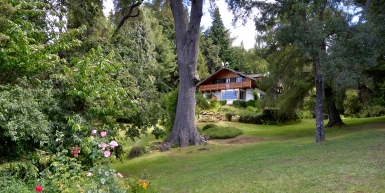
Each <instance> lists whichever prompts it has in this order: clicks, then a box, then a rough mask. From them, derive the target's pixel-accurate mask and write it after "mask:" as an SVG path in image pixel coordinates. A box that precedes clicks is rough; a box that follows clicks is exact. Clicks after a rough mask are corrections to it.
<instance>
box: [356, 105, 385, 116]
mask: <svg viewBox="0 0 385 193" xmlns="http://www.w3.org/2000/svg"><path fill="white" fill-rule="evenodd" d="M382 115H385V107H382V106H369V107H364V108H363V109H362V110H361V112H360V113H359V114H358V116H359V117H379V116H382Z"/></svg>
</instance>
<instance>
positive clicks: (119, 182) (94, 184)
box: [0, 131, 149, 193]
mask: <svg viewBox="0 0 385 193" xmlns="http://www.w3.org/2000/svg"><path fill="white" fill-rule="evenodd" d="M91 133H92V135H91V136H90V137H89V138H88V140H85V143H86V144H81V145H79V146H77V145H75V146H73V147H71V148H69V149H65V148H63V146H58V147H57V148H58V149H60V151H58V153H56V154H55V155H50V156H49V158H46V157H45V156H40V159H41V160H40V161H42V162H44V164H46V167H45V169H44V170H43V171H42V172H40V174H39V176H36V178H31V179H30V180H29V181H26V183H25V182H23V180H21V179H20V178H19V179H18V180H16V178H14V177H10V178H9V179H10V180H6V182H2V183H0V188H2V187H7V188H6V189H5V190H10V191H11V192H12V191H16V192H64V193H65V192H87V193H88V192H92V193H94V192H95V193H104V192H106V193H107V192H114V193H125V192H143V191H147V189H148V184H149V182H148V181H146V180H139V181H134V180H132V179H128V178H126V177H124V176H123V175H122V174H120V173H117V172H116V170H114V169H112V168H111V166H112V164H111V163H110V162H111V159H112V158H113V157H115V155H114V154H113V153H112V152H114V150H116V148H117V147H119V144H118V143H117V142H116V141H109V142H107V140H108V137H107V134H106V133H104V134H103V135H102V133H100V135H98V133H97V132H94V131H92V132H91ZM56 140H58V141H64V135H63V134H62V133H61V132H57V133H56ZM86 147H89V148H91V149H92V151H83V149H85V148H86ZM85 152H88V153H87V154H86V153H85ZM42 155H43V154H42ZM83 156H93V159H94V160H95V161H94V165H93V167H90V168H89V169H87V167H85V166H82V164H81V161H80V160H81V158H82V157H83ZM84 169H87V170H84ZM0 177H3V176H2V175H0ZM4 177H5V176H4ZM2 179H8V178H2ZM28 187H29V189H28ZM10 188H11V189H10Z"/></svg>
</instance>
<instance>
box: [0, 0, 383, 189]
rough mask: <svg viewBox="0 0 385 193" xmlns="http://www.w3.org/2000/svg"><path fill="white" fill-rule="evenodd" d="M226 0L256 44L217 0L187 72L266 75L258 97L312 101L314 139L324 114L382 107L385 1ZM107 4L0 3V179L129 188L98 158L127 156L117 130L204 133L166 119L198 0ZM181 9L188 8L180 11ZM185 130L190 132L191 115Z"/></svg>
mask: <svg viewBox="0 0 385 193" xmlns="http://www.w3.org/2000/svg"><path fill="white" fill-rule="evenodd" d="M226 2H227V3H228V6H229V10H231V11H232V13H233V14H234V16H235V17H236V19H237V20H239V21H242V20H247V19H254V21H255V26H256V31H257V32H258V33H259V34H260V35H259V36H258V37H256V39H257V44H256V45H255V47H254V48H252V49H249V50H246V49H245V48H244V47H243V46H242V45H241V46H233V45H232V42H233V39H232V38H231V32H230V31H229V29H226V28H225V26H224V24H223V21H222V19H221V14H223V13H220V12H219V9H218V8H217V7H216V6H215V3H214V2H211V6H210V9H209V12H210V14H211V18H212V25H211V26H210V27H209V28H207V29H205V30H201V29H199V27H198V28H195V30H197V32H198V33H196V35H197V39H196V42H195V43H194V45H195V46H196V49H192V48H191V49H192V50H191V53H195V54H196V59H194V60H195V61H196V63H195V64H194V65H192V67H193V68H195V69H193V70H192V71H194V72H195V71H196V76H195V74H194V77H196V80H195V81H198V82H199V81H200V80H204V79H205V78H207V77H209V76H210V74H212V73H214V72H216V71H218V70H219V69H220V68H222V64H223V63H228V67H229V68H231V69H233V70H236V71H239V72H246V73H248V74H256V73H265V72H269V74H270V76H269V77H268V78H266V79H264V80H263V81H262V85H263V87H264V88H266V89H265V90H266V93H267V97H266V99H265V100H264V101H263V106H269V107H276V108H279V109H280V113H281V114H286V115H290V114H296V113H298V111H309V112H314V114H315V117H316V119H317V125H316V132H317V135H316V141H317V142H319V141H323V140H324V139H325V136H324V134H323V129H324V123H323V120H324V119H323V118H324V114H325V113H326V114H328V115H329V116H328V117H329V123H328V125H327V126H335V125H341V124H344V123H343V121H342V119H341V115H344V116H356V117H359V116H370V114H371V113H373V112H374V113H375V112H376V111H380V110H381V109H383V107H384V106H385V77H384V74H385V34H384V33H383V32H384V31H385V23H384V22H383V21H384V20H385V18H384V17H385V15H384V12H383V10H385V1H383V0H367V1H360V0H356V1H350V0H340V1H326V0H320V1H293V0H290V1H286V0H285V1H283V0H277V1H275V2H273V3H269V2H264V1H251V0H246V1H237V0H226ZM113 3H114V9H113V10H112V11H111V12H110V13H109V15H104V14H103V1H102V0H84V1H67V0H29V1H20V0H0V13H1V14H0V65H1V67H0V175H1V177H2V178H4V179H6V180H5V181H3V182H0V184H1V185H0V187H6V186H9V187H14V188H15V187H19V188H23V187H28V186H30V187H32V186H33V187H34V184H35V183H34V182H35V181H36V180H40V184H45V185H47V186H48V185H49V186H50V188H51V190H52V191H55V190H58V189H60V190H63V191H64V190H66V191H71V190H72V189H71V188H74V189H77V187H71V186H69V185H65V183H67V184H71V183H73V182H74V181H76V180H81V181H82V182H84V184H89V186H87V187H83V188H85V189H87V190H90V191H92V190H97V189H98V188H100V187H101V186H104V185H106V184H109V186H110V187H111V188H116V191H114V192H119V191H122V192H124V188H125V187H124V185H122V184H120V182H119V181H116V180H114V177H113V175H112V173H113V171H112V170H111V169H110V168H109V165H108V164H107V162H108V161H106V159H105V158H106V157H109V156H110V153H111V155H113V156H116V157H117V158H118V159H119V158H121V157H122V155H123V154H122V153H123V152H122V151H123V150H122V148H121V147H120V146H118V145H116V144H115V143H116V142H115V141H116V140H118V139H119V137H122V135H119V134H122V133H124V136H125V137H128V138H131V139H136V138H139V137H140V136H141V135H143V134H153V135H155V136H156V137H157V138H160V139H164V140H168V141H170V142H172V143H173V144H176V145H181V146H185V145H189V144H193V145H194V144H198V143H193V142H191V141H190V143H189V140H187V142H186V141H184V142H183V140H180V141H178V140H179V138H180V136H179V138H178V137H177V139H176V138H175V136H174V137H169V136H170V134H172V131H175V130H177V129H178V128H177V127H178V126H175V125H178V124H175V125H174V126H173V123H174V119H175V120H176V123H177V120H179V119H181V118H179V117H178V116H184V115H183V114H182V113H179V115H178V112H180V111H178V109H176V110H175V108H179V107H176V103H177V102H176V101H177V97H175V93H176V92H178V90H179V89H184V87H183V85H182V82H184V81H185V80H183V79H184V78H185V77H186V76H188V75H185V72H186V71H185V70H184V69H183V70H182V69H181V68H182V67H183V64H181V63H182V62H183V61H182V58H181V57H182V56H183V55H181V52H182V51H181V48H182V45H183V44H181V43H180V40H179V41H178V37H182V36H180V35H179V34H180V33H182V32H183V30H186V31H188V30H187V29H189V30H190V29H192V28H185V29H182V28H178V27H179V26H181V27H183V25H181V24H180V22H182V23H183V21H186V22H193V21H194V20H192V19H193V18H194V16H196V17H197V19H199V20H196V21H197V23H196V24H200V17H201V16H202V15H201V14H199V12H195V11H197V9H196V8H197V6H196V5H195V4H197V3H198V4H199V3H200V4H202V1H191V2H186V3H183V4H182V3H180V5H179V4H178V3H173V2H171V5H170V1H168V0H166V1H164V0H152V1H145V2H142V1H131V0H114V1H113ZM190 8H191V10H190ZM198 8H199V6H198ZM178 9H179V10H178ZM256 10H257V11H258V12H259V14H255V13H256ZM177 11H179V12H177ZM198 11H199V10H198ZM200 12H202V8H200ZM178 14H179V15H183V16H184V17H183V18H182V17H181V18H182V19H180V18H178V19H177V20H174V18H175V17H176V16H178ZM178 22H179V23H178ZM194 24H195V23H194ZM191 26H192V25H191ZM178 29H179V31H178ZM192 40H194V39H192ZM186 45H188V44H186ZM189 52H190V51H189ZM186 57H187V55H186ZM194 60H192V61H194ZM193 63H194V62H193ZM183 68H184V67H183ZM189 68H190V67H189V66H188V67H187V69H189ZM188 72H189V71H188V70H187V73H188ZM186 81H188V80H186ZM277 82H281V83H282V84H283V85H284V86H285V89H284V90H283V92H282V94H279V95H276V93H275V91H274V86H271V85H274V84H276V83H277ZM195 83H196V82H195ZM180 85H181V86H180ZM192 86H193V87H192V88H193V89H194V90H192V92H183V91H182V92H179V96H178V97H186V96H182V94H183V93H188V94H189V96H191V97H190V99H191V100H192V101H193V102H194V105H195V92H196V90H195V86H194V85H192ZM190 90H191V89H190ZM173 93H174V94H173ZM181 93H182V94H181ZM191 93H193V94H194V96H192V94H191ZM186 95H187V94H186ZM197 95H199V93H197ZM173 105H174V106H173ZM194 105H192V107H194ZM170 108H171V109H173V108H174V110H171V111H170V110H169V109H170ZM180 108H182V107H180ZM175 112H177V115H176V116H175ZM188 112H190V111H188ZM192 112H193V111H192ZM190 114H191V113H190ZM194 115H195V113H192V116H194ZM182 118H183V117H182ZM188 128H189V130H196V128H195V123H191V125H189V126H188ZM150 131H151V133H149V132H150ZM178 133H180V132H179V131H178ZM182 133H183V132H182ZM168 137H169V138H168ZM182 138H183V137H182ZM175 139H176V140H175ZM101 144H104V145H106V146H105V147H103V149H100V147H99V146H100V145H101ZM107 151H108V153H107ZM100 152H102V153H104V154H100ZM103 155H104V156H103ZM97 170H99V171H100V170H102V171H103V172H107V173H108V172H111V175H110V177H109V178H106V179H104V178H103V179H104V180H105V181H102V182H98V183H99V184H98V183H96V182H95V183H92V179H91V178H89V179H88V178H87V179H85V178H80V179H79V177H78V175H79V173H81V172H84V171H97ZM93 177H94V179H99V178H98V177H97V176H96V175H94V176H93ZM63 179H65V180H64V181H65V182H63ZM61 188H63V189H61ZM19 190H23V189H19ZM64 192H65V191H64Z"/></svg>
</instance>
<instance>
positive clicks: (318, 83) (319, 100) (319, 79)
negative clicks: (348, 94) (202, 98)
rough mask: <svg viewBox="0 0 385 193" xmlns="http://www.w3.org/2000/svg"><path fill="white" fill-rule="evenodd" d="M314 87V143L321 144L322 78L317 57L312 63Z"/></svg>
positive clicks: (322, 125)
mask: <svg viewBox="0 0 385 193" xmlns="http://www.w3.org/2000/svg"><path fill="white" fill-rule="evenodd" d="M313 68H314V74H315V87H316V103H315V105H316V106H315V119H316V135H315V141H316V142H317V143H318V142H321V141H324V140H325V132H324V116H323V92H324V77H323V75H322V74H321V69H320V58H319V55H318V56H316V57H315V58H314V63H313Z"/></svg>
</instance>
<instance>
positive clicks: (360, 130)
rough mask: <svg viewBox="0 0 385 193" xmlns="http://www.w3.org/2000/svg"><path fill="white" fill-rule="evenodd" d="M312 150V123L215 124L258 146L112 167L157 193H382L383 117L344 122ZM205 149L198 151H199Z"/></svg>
mask: <svg viewBox="0 0 385 193" xmlns="http://www.w3.org/2000/svg"><path fill="white" fill-rule="evenodd" d="M344 122H345V123H346V124H347V125H346V126H343V127H333V128H325V136H326V141H325V142H322V143H320V144H316V143H315V142H314V141H315V140H314V138H315V122H314V119H305V120H303V121H302V123H299V124H293V125H285V126H271V125H251V124H242V123H232V122H221V123H219V124H218V125H220V126H232V127H236V128H239V129H241V130H243V131H244V134H243V135H241V136H238V138H242V137H254V138H258V139H259V140H258V142H256V143H241V144H219V143H211V144H210V145H208V146H197V147H188V148H183V149H178V148H175V149H172V150H171V151H168V152H162V153H161V152H153V153H151V154H149V155H146V156H144V157H140V158H135V159H132V160H125V161H124V162H123V163H120V162H119V163H115V168H116V169H117V170H118V171H119V172H121V173H124V174H125V175H126V176H127V175H128V176H132V177H139V176H140V175H141V174H142V173H147V174H149V180H150V181H151V182H150V186H152V187H153V188H154V189H155V190H156V192H382V191H383V190H385V183H384V181H385V118H384V117H379V118H365V119H344ZM203 147H204V149H202V148H203Z"/></svg>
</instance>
